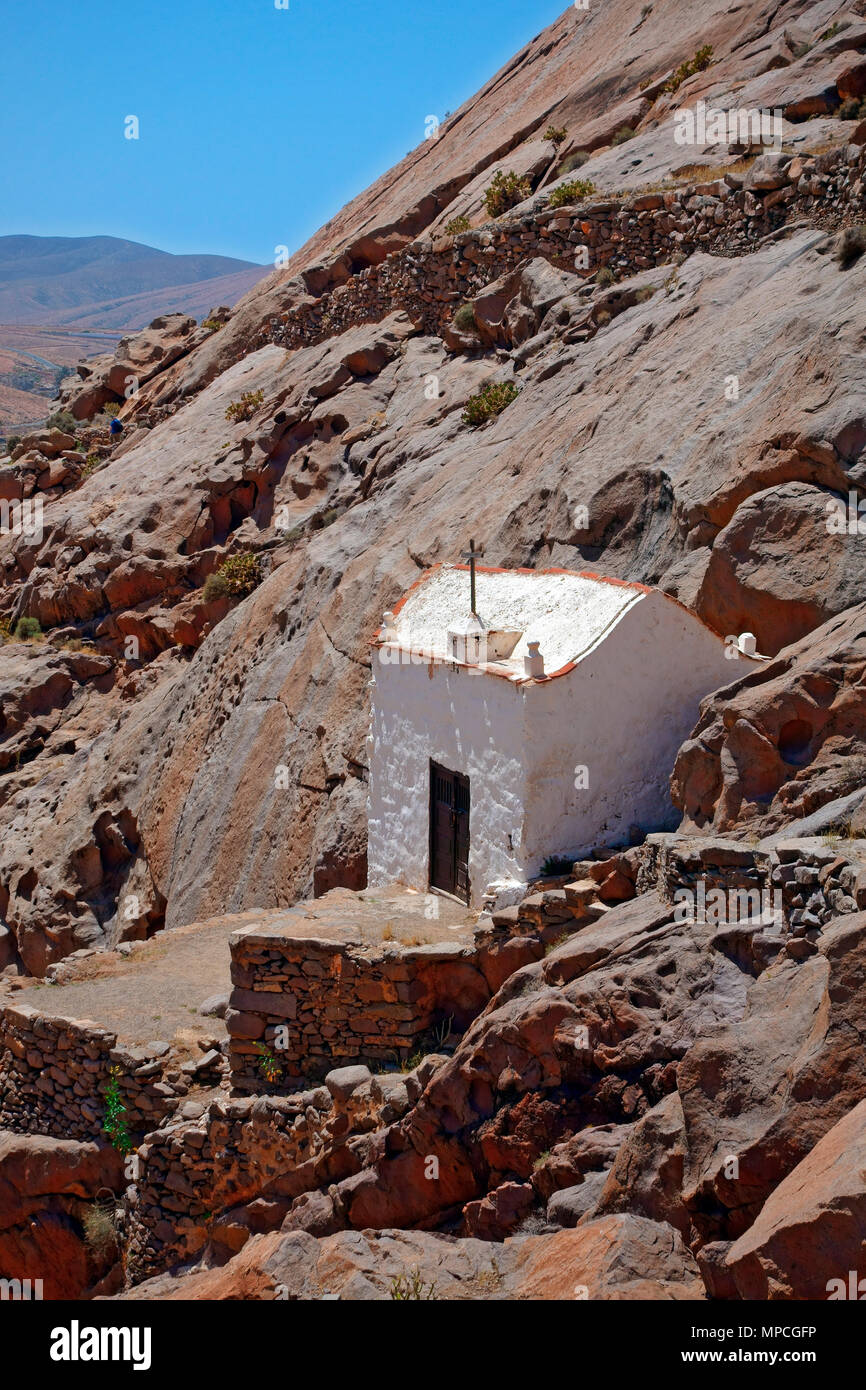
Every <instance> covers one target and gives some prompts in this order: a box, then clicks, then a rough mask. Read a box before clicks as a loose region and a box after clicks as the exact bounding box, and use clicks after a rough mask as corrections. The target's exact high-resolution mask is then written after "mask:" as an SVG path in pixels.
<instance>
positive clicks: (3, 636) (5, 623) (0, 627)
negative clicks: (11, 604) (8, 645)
mask: <svg viewBox="0 0 866 1390" xmlns="http://www.w3.org/2000/svg"><path fill="white" fill-rule="evenodd" d="M11 641H12V619H11V618H0V643H2V642H11Z"/></svg>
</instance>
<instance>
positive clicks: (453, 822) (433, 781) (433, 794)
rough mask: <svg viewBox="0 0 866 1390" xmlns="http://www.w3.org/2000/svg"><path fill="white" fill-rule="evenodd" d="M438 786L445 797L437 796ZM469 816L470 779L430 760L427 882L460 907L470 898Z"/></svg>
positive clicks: (436, 891) (432, 888)
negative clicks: (459, 903)
mask: <svg viewBox="0 0 866 1390" xmlns="http://www.w3.org/2000/svg"><path fill="white" fill-rule="evenodd" d="M437 783H438V786H439V788H440V789H441V790H442V791H444V792H445V796H444V797H441V796H439V795H437ZM469 814H470V793H469V778H468V777H466V776H465V775H464V774H463V773H461V772H454V771H452V769H451V768H448V767H445V766H444V765H443V764H442V763H437V762H436V761H435V760H434V759H433V758H431V759H430V795H429V838H430V844H429V862H428V873H427V881H428V883H429V885H430V888H431V890H432V891H433V892H435V893H445V894H447V896H448V897H452V898H456V899H457V900H458V901H459V902H463V903H468V902H469V895H470V884H469ZM446 817H447V823H446V820H445V818H446ZM443 861H444V862H443Z"/></svg>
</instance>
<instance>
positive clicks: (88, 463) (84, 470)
mask: <svg viewBox="0 0 866 1390" xmlns="http://www.w3.org/2000/svg"><path fill="white" fill-rule="evenodd" d="M107 462H108V460H107V459H104V458H103V457H102V455H101V454H98V453H96V451H95V450H92V451H91V452H90V453H89V454H88V455H87V458H86V459H85V460H84V463H83V464H82V466H81V472H80V474H79V477H80V478H89V477H90V475H91V473H95V472H96V471H97V469H99V468H102V467H103V466H104V465H105V464H106V463H107Z"/></svg>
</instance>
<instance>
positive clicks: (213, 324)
mask: <svg viewBox="0 0 866 1390" xmlns="http://www.w3.org/2000/svg"><path fill="white" fill-rule="evenodd" d="M201 326H202V328H209V329H210V331H211V333H216V331H217V329H218V328H222V326H223V325H222V320H221V319H203V320H202V325H201Z"/></svg>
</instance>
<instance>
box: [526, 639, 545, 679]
mask: <svg viewBox="0 0 866 1390" xmlns="http://www.w3.org/2000/svg"><path fill="white" fill-rule="evenodd" d="M526 646H527V653H526V656H525V657H524V658H523V674H524V675H525V676H532V677H533V679H535V680H537V679H538V678H539V676H543V675H544V657H543V656H542V655H541V652H540V651H539V650H538V646H539V644H538V642H527V644H526Z"/></svg>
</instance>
